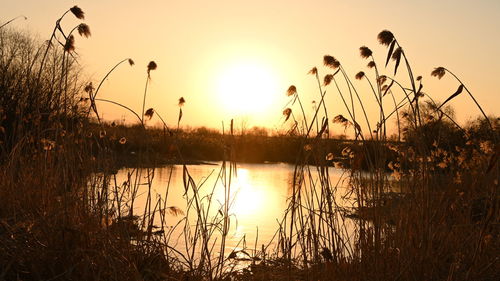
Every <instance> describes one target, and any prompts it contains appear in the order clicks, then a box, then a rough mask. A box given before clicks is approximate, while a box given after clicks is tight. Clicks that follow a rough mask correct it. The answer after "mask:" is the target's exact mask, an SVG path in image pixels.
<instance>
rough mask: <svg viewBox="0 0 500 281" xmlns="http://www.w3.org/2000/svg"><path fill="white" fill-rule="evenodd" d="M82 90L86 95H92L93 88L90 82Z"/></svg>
mask: <svg viewBox="0 0 500 281" xmlns="http://www.w3.org/2000/svg"><path fill="white" fill-rule="evenodd" d="M83 90H84V91H85V92H86V93H88V94H90V93H92V92H93V91H94V86H93V85H92V82H89V83H88V84H87V85H86V86H85V88H84V89H83Z"/></svg>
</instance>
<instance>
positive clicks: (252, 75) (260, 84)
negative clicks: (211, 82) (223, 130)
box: [216, 61, 279, 118]
mask: <svg viewBox="0 0 500 281" xmlns="http://www.w3.org/2000/svg"><path fill="white" fill-rule="evenodd" d="M271 69H272V68H270V67H269V66H267V65H265V64H263V63H259V62H256V61H241V62H237V63H234V64H232V65H229V66H228V67H226V68H224V69H223V70H222V71H221V72H220V73H219V74H218V75H217V78H216V79H217V80H216V93H217V97H218V101H219V104H220V105H221V107H222V110H223V111H225V113H226V114H228V115H230V116H231V117H241V116H251V117H255V118H257V117H258V116H262V114H266V113H269V112H270V111H271V110H274V109H275V108H274V107H276V104H277V97H278V95H279V85H278V78H277V76H276V75H275V74H274V73H273V71H272V70H271Z"/></svg>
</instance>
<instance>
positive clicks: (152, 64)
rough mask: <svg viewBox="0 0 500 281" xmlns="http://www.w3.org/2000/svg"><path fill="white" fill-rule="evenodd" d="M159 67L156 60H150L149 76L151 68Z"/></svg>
mask: <svg viewBox="0 0 500 281" xmlns="http://www.w3.org/2000/svg"><path fill="white" fill-rule="evenodd" d="M157 67H158V66H157V65H156V62H154V61H150V62H149V63H148V76H149V72H150V71H151V70H155V69H156V68H157Z"/></svg>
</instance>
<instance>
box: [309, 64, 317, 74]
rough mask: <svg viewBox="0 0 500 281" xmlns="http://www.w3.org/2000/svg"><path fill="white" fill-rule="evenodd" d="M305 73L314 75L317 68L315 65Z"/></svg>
mask: <svg viewBox="0 0 500 281" xmlns="http://www.w3.org/2000/svg"><path fill="white" fill-rule="evenodd" d="M307 74H312V75H316V74H318V69H317V68H316V66H315V67H313V68H311V70H309V72H308V73H307Z"/></svg>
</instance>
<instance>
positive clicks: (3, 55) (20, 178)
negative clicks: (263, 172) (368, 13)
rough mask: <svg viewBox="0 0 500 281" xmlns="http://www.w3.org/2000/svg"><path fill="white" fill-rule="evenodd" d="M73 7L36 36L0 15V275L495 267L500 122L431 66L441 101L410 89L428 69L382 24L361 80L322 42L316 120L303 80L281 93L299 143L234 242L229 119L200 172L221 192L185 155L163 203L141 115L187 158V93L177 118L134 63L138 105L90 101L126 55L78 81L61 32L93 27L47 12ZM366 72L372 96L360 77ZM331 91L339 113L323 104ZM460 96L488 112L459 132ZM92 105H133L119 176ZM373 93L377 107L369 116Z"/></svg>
mask: <svg viewBox="0 0 500 281" xmlns="http://www.w3.org/2000/svg"><path fill="white" fill-rule="evenodd" d="M71 14H73V16H75V17H77V18H78V19H81V20H83V19H84V13H83V11H82V10H81V9H80V8H78V7H77V6H74V7H72V8H71V9H68V10H67V11H66V12H64V13H63V14H62V16H61V17H60V18H59V19H58V20H57V21H56V24H55V26H54V30H53V32H52V34H51V35H50V38H49V40H48V41H47V42H45V43H43V44H40V43H39V42H37V41H35V40H32V39H31V38H30V37H29V36H26V35H24V34H22V33H20V32H17V31H15V30H12V29H9V26H8V23H9V22H10V21H9V22H7V23H6V24H3V25H1V26H0V63H1V64H0V93H1V95H0V117H1V119H0V120H1V121H0V141H1V142H0V148H1V150H0V165H1V166H2V168H1V169H0V182H2V188H1V189H0V279H2V280H3V279H4V280H14V279H19V280H269V279H270V280H497V278H498V276H499V275H498V272H499V271H498V262H499V256H498V252H499V251H498V249H499V245H498V241H499V240H498V235H499V196H498V193H497V190H498V179H499V167H498V155H499V153H500V151H499V147H498V137H499V133H498V125H499V124H498V122H499V120H498V118H496V119H495V118H488V117H487V116H486V115H485V114H484V111H483V109H482V108H481V106H480V104H479V103H478V102H477V100H476V99H475V97H474V96H473V95H472V93H471V92H470V90H469V89H468V88H467V87H466V86H465V85H464V84H463V82H462V81H461V80H460V79H459V78H458V77H457V76H455V74H454V73H452V72H451V71H449V70H448V69H446V68H444V67H438V68H436V69H435V70H434V71H433V72H432V76H436V77H437V78H441V77H443V76H444V75H451V76H453V77H455V78H456V79H457V83H458V89H457V90H456V91H455V92H454V93H453V94H451V96H450V98H448V99H447V100H445V102H443V103H441V104H440V103H437V102H435V101H434V100H433V99H432V98H431V97H430V96H429V95H427V94H425V93H424V92H422V89H423V86H422V85H423V84H422V79H423V78H422V77H421V76H416V75H415V74H414V73H413V71H412V68H411V65H410V63H409V61H408V57H407V54H406V52H405V51H404V49H403V48H402V47H401V45H400V42H399V41H398V40H397V39H396V38H395V36H394V35H393V34H392V33H391V32H390V31H386V30H384V31H382V32H381V33H380V34H379V35H378V40H379V42H380V43H381V44H383V45H386V46H387V48H388V54H387V56H385V57H384V63H385V67H382V66H381V65H380V66H379V64H378V63H377V61H376V60H375V57H374V54H373V53H372V51H371V50H370V49H369V48H368V47H366V46H363V47H361V48H360V54H361V57H362V58H364V59H367V61H368V65H367V67H368V70H367V73H365V72H359V73H358V74H356V75H355V76H354V77H355V78H356V79H358V80H360V81H358V82H356V81H353V80H352V79H351V76H350V75H349V74H348V73H347V72H346V70H345V69H344V67H343V65H342V63H341V62H340V61H339V60H338V59H336V58H335V57H333V56H330V55H326V56H324V58H323V60H324V65H325V69H326V72H327V74H326V75H325V76H324V78H323V79H321V78H320V74H319V71H320V70H318V68H316V67H315V68H313V69H312V70H311V71H310V74H311V75H312V77H313V79H315V80H316V81H313V82H314V83H317V84H318V89H319V93H318V100H319V102H318V103H317V104H316V105H315V111H314V112H313V114H312V115H307V114H306V112H305V110H304V107H303V104H302V100H301V94H300V91H299V89H297V88H296V87H295V86H291V87H290V88H289V89H288V90H287V91H286V94H287V95H288V96H289V97H290V103H289V104H288V105H286V106H285V108H284V110H283V114H284V120H285V125H287V124H289V123H290V124H291V125H290V129H289V131H288V133H289V134H290V135H292V136H293V138H294V140H295V141H297V142H298V144H299V145H298V149H297V150H296V154H295V155H294V161H295V171H294V175H293V182H292V183H291V186H290V194H291V196H290V198H289V199H288V201H287V202H288V208H287V209H286V210H284V215H283V218H282V219H281V220H280V221H279V223H278V225H277V230H276V235H275V237H274V240H273V241H268V242H269V243H265V244H263V245H257V241H256V242H254V243H253V245H252V243H249V244H248V245H247V241H244V240H243V241H242V242H241V245H240V246H241V247H237V248H235V249H232V250H231V249H228V248H227V247H226V242H227V237H228V235H229V233H230V231H231V229H232V227H234V224H235V220H236V218H234V217H233V216H232V215H231V206H232V205H231V204H232V202H233V200H234V198H232V195H231V194H232V192H231V188H232V181H233V180H234V178H235V177H237V166H236V162H235V159H237V154H238V150H237V149H236V147H237V146H236V141H237V137H236V136H235V135H236V134H235V128H234V126H233V122H231V124H229V125H228V126H227V127H226V128H223V138H222V140H223V141H224V147H223V149H222V151H221V152H222V154H223V156H222V164H221V166H220V167H219V168H218V169H217V171H216V172H214V173H213V174H212V175H207V176H210V177H216V181H215V182H216V184H221V185H222V186H223V190H224V200H222V201H221V202H215V201H214V200H212V196H213V195H214V189H215V186H207V184H206V182H204V181H197V180H195V179H194V178H193V177H192V176H191V174H190V172H189V168H188V166H187V165H186V164H184V165H182V167H183V179H184V180H183V182H184V184H183V188H184V191H185V194H184V199H185V205H184V206H171V205H168V204H167V202H170V201H169V200H168V199H169V191H170V188H171V187H170V184H168V185H167V186H166V187H165V188H164V189H162V193H161V194H158V193H157V192H156V191H154V188H153V186H152V182H153V178H154V177H155V168H154V164H155V163H156V162H155V161H156V159H154V158H152V155H154V153H155V151H154V150H153V149H154V147H152V146H148V143H151V142H152V140H153V139H154V138H155V136H154V134H153V133H152V131H151V130H148V129H147V126H146V121H147V120H149V119H151V118H153V116H154V117H158V118H159V119H160V120H161V121H162V124H163V128H162V132H163V134H164V136H167V135H168V136H169V142H168V150H169V153H171V154H172V155H173V156H175V157H176V159H177V160H178V161H179V162H180V163H186V162H185V158H184V157H183V153H181V147H182V143H183V140H182V134H181V133H180V132H181V131H180V130H179V127H180V123H181V121H182V115H183V111H182V107H183V106H184V105H185V103H186V100H184V98H182V97H181V98H179V112H178V122H177V128H175V125H174V126H172V125H171V126H169V125H168V124H166V123H165V122H164V121H163V119H162V118H161V115H160V114H159V112H157V111H156V110H155V109H154V108H150V109H146V106H145V105H146V101H147V99H146V98H147V94H148V93H147V88H148V84H149V82H150V80H151V79H154V72H153V71H154V70H155V69H156V68H157V67H158V65H157V64H156V63H155V62H154V61H151V62H150V63H149V64H148V65H147V66H146V67H145V71H146V73H145V75H146V84H145V89H144V93H143V104H142V111H141V113H140V114H139V113H137V112H134V111H133V110H131V109H130V107H128V106H127V105H125V104H122V103H120V102H119V101H112V100H108V99H105V98H103V97H102V94H100V95H99V96H98V93H99V90H100V85H101V84H102V81H104V79H107V78H109V77H111V75H112V72H113V70H114V69H116V68H117V67H119V66H120V65H122V63H128V64H129V65H130V66H133V65H134V64H135V63H134V62H133V60H132V59H130V58H125V59H123V60H122V61H120V62H118V63H117V64H116V65H115V66H113V67H112V68H111V70H110V71H109V72H108V73H107V74H106V75H105V77H104V78H103V80H102V81H101V83H99V86H98V87H97V88H96V89H95V88H94V87H93V86H92V84H91V83H88V82H84V81H83V80H82V78H81V76H82V75H81V73H82V71H81V69H79V67H78V63H77V61H78V56H77V54H76V52H75V48H76V46H75V36H74V35H73V33H74V32H78V33H79V34H80V35H81V36H83V37H89V36H90V28H89V27H88V26H87V25H86V24H84V23H81V24H79V25H77V26H76V27H75V28H74V29H72V30H70V31H69V32H68V31H64V30H63V29H62V27H61V25H60V23H61V21H63V20H64V18H65V17H66V16H70V15H71ZM391 60H392V64H390V63H391ZM387 66H389V67H388V68H387ZM385 71H389V72H390V73H391V74H392V73H393V75H389V74H388V75H383V74H382V73H383V72H385ZM398 71H399V75H398V76H397V77H398V80H396V79H395V78H394V77H395V76H396V74H397V73H398ZM401 72H404V73H401ZM401 77H402V78H401ZM365 80H366V83H368V84H369V86H370V88H369V89H371V91H372V92H371V93H369V96H370V97H372V96H373V98H374V100H375V104H374V105H372V103H371V102H368V101H364V100H362V99H361V97H362V96H363V97H364V96H365V95H361V94H360V93H361V90H358V88H359V87H357V86H356V85H359V84H358V83H365ZM327 89H328V91H329V92H328V95H332V96H335V97H336V98H338V99H339V100H340V101H341V102H342V104H343V105H344V106H345V110H346V112H347V113H348V116H342V115H339V114H337V113H335V112H331V111H329V109H328V105H327V104H326V103H325V96H326V94H327V93H326V91H327ZM463 93H467V94H468V96H469V97H470V98H471V99H472V100H473V101H474V103H475V104H476V105H477V108H478V111H479V112H481V114H482V115H483V116H482V117H481V118H480V119H478V121H477V122H476V123H475V124H472V125H470V126H468V127H465V126H460V125H459V124H458V123H457V122H456V121H455V120H454V119H453V112H452V111H451V110H450V108H449V107H448V106H445V105H449V104H451V103H452V102H453V99H454V98H456V97H457V96H459V95H463ZM372 100H373V99H372ZM100 103H111V104H114V105H116V106H117V107H119V108H122V109H123V110H127V111H130V112H131V113H133V115H134V116H135V117H136V118H137V120H135V122H136V124H137V125H136V126H135V127H134V128H133V130H134V131H140V132H141V134H142V140H141V141H142V142H143V143H142V144H140V145H138V146H137V147H135V148H134V150H133V152H134V153H135V154H136V158H137V163H138V165H137V166H136V167H132V168H125V169H124V170H122V172H123V174H125V175H126V177H125V180H123V179H122V178H119V177H118V176H117V173H116V168H117V166H118V165H119V164H117V163H119V162H118V158H119V154H120V153H121V152H123V151H122V150H126V146H127V141H128V139H127V136H126V135H125V133H126V132H125V131H126V130H127V129H123V130H124V131H123V134H122V133H119V134H118V133H116V132H120V131H115V133H113V134H111V133H109V131H110V129H109V126H108V125H106V124H105V123H103V121H102V120H101V118H100V114H99V107H98V106H99V104H100ZM368 106H376V107H377V108H378V109H379V114H378V118H376V120H370V119H369V118H368V116H367V113H366V110H365V109H366V108H367V107H368ZM296 111H297V112H298V113H295V112H296ZM93 116H95V118H92V117H93ZM332 123H336V124H340V125H341V126H344V127H345V128H346V130H349V131H350V132H352V135H353V138H352V140H351V141H350V142H349V143H346V144H345V147H343V148H342V149H337V150H335V151H333V150H332V149H331V147H330V146H328V145H325V143H327V141H328V140H330V139H331V130H332V128H331V124H332ZM390 123H393V124H397V128H398V137H397V139H398V141H394V140H390V139H389V137H388V136H387V126H389V125H390ZM112 127H114V125H113V126H112ZM120 130H122V129H120ZM165 145H167V144H165ZM129 152H131V151H127V153H129ZM140 163H147V165H143V166H142V167H140V166H141V165H140ZM333 167H335V168H337V169H342V171H343V175H344V176H343V177H342V178H341V179H340V180H333V178H332V177H331V176H330V171H331V169H333ZM173 217H175V218H176V224H175V225H173V226H172V218H173Z"/></svg>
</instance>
